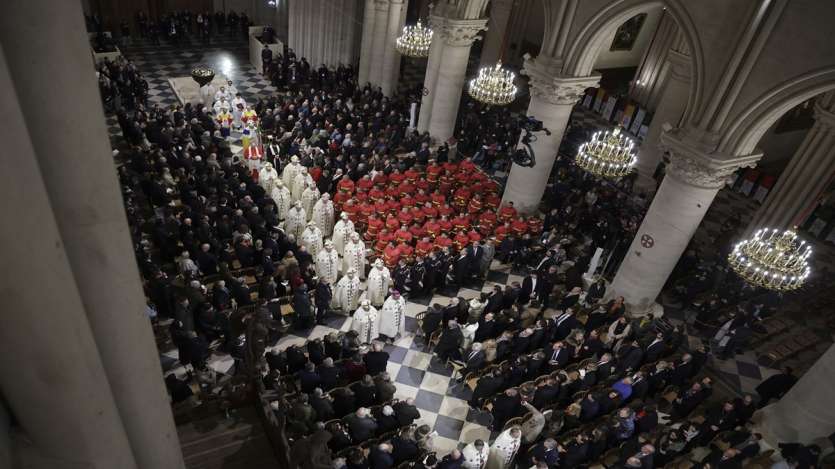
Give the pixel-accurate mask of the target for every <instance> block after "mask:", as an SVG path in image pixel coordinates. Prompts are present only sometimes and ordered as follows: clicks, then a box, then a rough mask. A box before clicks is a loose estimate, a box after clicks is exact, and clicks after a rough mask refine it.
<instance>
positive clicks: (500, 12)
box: [481, 0, 513, 67]
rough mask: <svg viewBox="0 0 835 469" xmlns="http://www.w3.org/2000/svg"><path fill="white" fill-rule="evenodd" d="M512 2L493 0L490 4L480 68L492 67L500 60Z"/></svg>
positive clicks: (511, 0) (510, 0)
mask: <svg viewBox="0 0 835 469" xmlns="http://www.w3.org/2000/svg"><path fill="white" fill-rule="evenodd" d="M512 7H513V0H493V1H491V2H490V18H489V20H488V22H487V35H486V36H485V37H484V44H483V47H482V48H481V66H482V67H486V66H491V65H494V64H495V63H496V62H497V61H498V60H500V59H501V58H502V52H503V50H502V49H503V48H504V47H505V42H506V41H505V38H506V37H507V26H508V23H509V22H510V12H511V10H512Z"/></svg>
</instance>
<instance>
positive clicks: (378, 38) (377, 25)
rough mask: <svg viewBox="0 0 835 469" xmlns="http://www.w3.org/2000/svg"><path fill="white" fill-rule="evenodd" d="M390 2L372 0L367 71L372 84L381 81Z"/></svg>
mask: <svg viewBox="0 0 835 469" xmlns="http://www.w3.org/2000/svg"><path fill="white" fill-rule="evenodd" d="M390 5H391V3H390V2H389V0H376V1H375V2H374V32H373V34H372V39H371V69H370V70H369V71H368V81H370V82H371V84H373V85H374V86H380V85H381V84H382V82H383V62H384V61H385V57H386V44H387V42H388V41H387V39H388V13H389V7H390Z"/></svg>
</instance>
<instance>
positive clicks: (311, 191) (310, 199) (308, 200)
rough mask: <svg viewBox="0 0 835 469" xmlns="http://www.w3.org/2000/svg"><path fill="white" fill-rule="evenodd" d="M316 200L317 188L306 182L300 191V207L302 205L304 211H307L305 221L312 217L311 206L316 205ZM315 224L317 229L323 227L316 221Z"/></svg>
mask: <svg viewBox="0 0 835 469" xmlns="http://www.w3.org/2000/svg"><path fill="white" fill-rule="evenodd" d="M318 201H319V189H317V188H316V186H315V185H314V184H308V185H307V187H305V189H304V190H303V191H302V207H304V211H305V213H307V221H310V220H312V219H313V208H314V207H316V202H318ZM316 226H318V227H319V229H323V226H322V225H320V224H319V223H318V222H317V223H316ZM323 231H324V230H323Z"/></svg>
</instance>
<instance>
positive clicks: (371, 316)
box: [351, 306, 380, 343]
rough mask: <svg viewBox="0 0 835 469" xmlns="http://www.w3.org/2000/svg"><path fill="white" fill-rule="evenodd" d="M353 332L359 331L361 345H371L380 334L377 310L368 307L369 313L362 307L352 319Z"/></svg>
mask: <svg viewBox="0 0 835 469" xmlns="http://www.w3.org/2000/svg"><path fill="white" fill-rule="evenodd" d="M351 330H354V331H357V333H358V334H359V341H360V343H370V342H371V341H372V340H374V339H376V338H377V336H378V335H380V334H379V332H378V331H377V308H375V307H373V306H369V307H368V311H366V310H365V308H363V307H362V306H360V307H359V308H358V309H357V310H356V312H354V317H353V319H351Z"/></svg>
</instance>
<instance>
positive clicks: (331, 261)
mask: <svg viewBox="0 0 835 469" xmlns="http://www.w3.org/2000/svg"><path fill="white" fill-rule="evenodd" d="M316 275H318V276H319V278H320V279H327V281H328V283H329V284H331V285H335V284H336V279H337V277H338V276H339V253H338V252H336V249H334V248H333V242H332V241H331V240H327V241H325V247H324V249H322V250H321V251H319V254H317V255H316Z"/></svg>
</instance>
